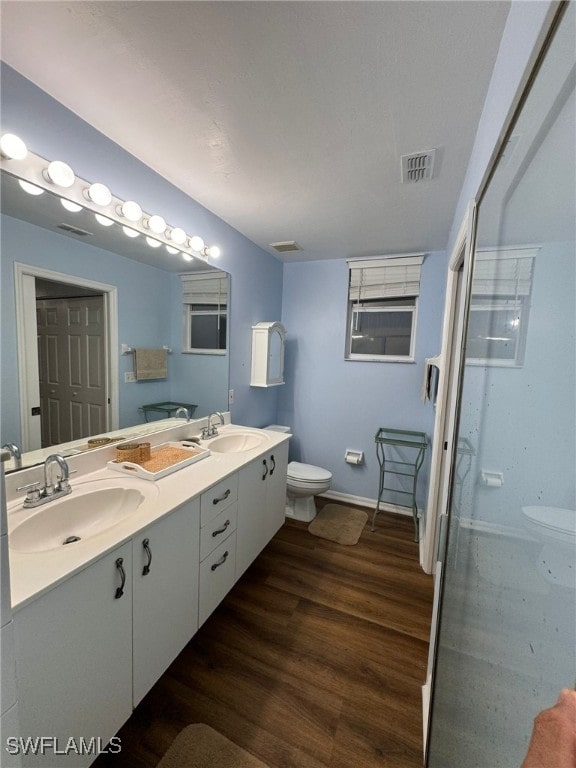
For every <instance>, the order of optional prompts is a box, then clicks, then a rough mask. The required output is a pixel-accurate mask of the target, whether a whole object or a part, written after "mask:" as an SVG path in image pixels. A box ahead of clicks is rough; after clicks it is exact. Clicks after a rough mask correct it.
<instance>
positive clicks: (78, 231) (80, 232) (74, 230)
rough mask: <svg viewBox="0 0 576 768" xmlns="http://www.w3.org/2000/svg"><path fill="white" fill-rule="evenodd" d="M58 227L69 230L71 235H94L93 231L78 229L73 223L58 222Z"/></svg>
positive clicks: (65, 230)
mask: <svg viewBox="0 0 576 768" xmlns="http://www.w3.org/2000/svg"><path fill="white" fill-rule="evenodd" d="M56 226H57V228H58V229H63V230H64V232H68V233H69V234H71V235H79V236H80V237H92V232H87V231H86V230H85V229H78V227H73V226H72V225H71V224H65V223H63V224H57V225H56Z"/></svg>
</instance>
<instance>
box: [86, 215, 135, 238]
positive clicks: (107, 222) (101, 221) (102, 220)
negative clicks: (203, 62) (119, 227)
mask: <svg viewBox="0 0 576 768" xmlns="http://www.w3.org/2000/svg"><path fill="white" fill-rule="evenodd" d="M94 218H95V219H96V221H97V222H98V224H102V226H103V227H111V226H112V224H114V222H113V220H112V219H109V218H108V216H102V214H101V213H95V214H94ZM136 234H138V233H136Z"/></svg>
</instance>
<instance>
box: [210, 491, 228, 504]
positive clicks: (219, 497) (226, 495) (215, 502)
mask: <svg viewBox="0 0 576 768" xmlns="http://www.w3.org/2000/svg"><path fill="white" fill-rule="evenodd" d="M228 496H230V488H228V490H226V491H224V493H223V494H222V496H216V498H215V499H212V504H219V503H220V502H221V501H224V499H227V498H228Z"/></svg>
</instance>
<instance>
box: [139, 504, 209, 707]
mask: <svg viewBox="0 0 576 768" xmlns="http://www.w3.org/2000/svg"><path fill="white" fill-rule="evenodd" d="M133 546H134V553H133V561H134V608H133V610H134V706H136V705H137V704H138V702H139V701H140V700H141V699H142V698H143V697H144V695H145V694H146V693H147V692H148V691H149V690H150V688H151V687H152V686H153V685H154V683H155V682H156V681H157V680H158V678H159V677H160V675H161V674H162V673H163V672H164V671H165V670H166V669H167V667H168V666H169V665H170V664H171V663H172V662H173V661H174V659H175V658H176V656H177V655H178V654H179V653H180V651H181V650H182V649H183V648H184V646H185V645H186V643H187V642H188V641H189V640H190V638H191V637H192V636H193V635H194V633H195V632H196V630H197V629H198V564H199V552H200V502H199V500H198V499H196V500H194V501H191V502H188V503H187V504H184V506H182V507H180V508H179V509H177V510H176V511H175V512H172V513H171V514H170V515H168V516H167V517H164V518H162V519H161V520H159V521H158V522H156V523H154V524H153V525H151V526H149V527H148V528H146V529H145V530H144V531H142V532H141V533H139V534H138V536H136V537H135V538H134V540H133Z"/></svg>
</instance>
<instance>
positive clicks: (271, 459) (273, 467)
mask: <svg viewBox="0 0 576 768" xmlns="http://www.w3.org/2000/svg"><path fill="white" fill-rule="evenodd" d="M270 461H271V462H272V469H271V470H270V477H272V475H273V474H274V470H275V469H276V462H275V460H274V455H272V456H270Z"/></svg>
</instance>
